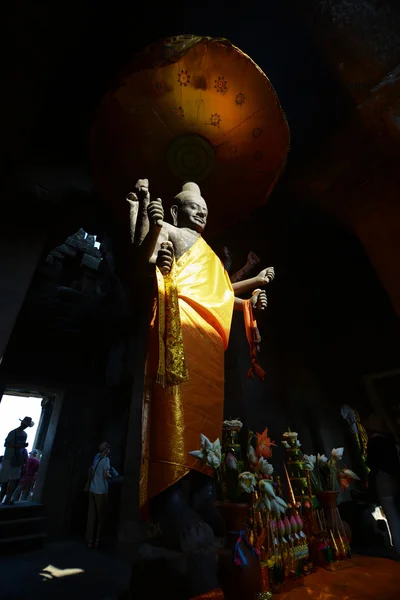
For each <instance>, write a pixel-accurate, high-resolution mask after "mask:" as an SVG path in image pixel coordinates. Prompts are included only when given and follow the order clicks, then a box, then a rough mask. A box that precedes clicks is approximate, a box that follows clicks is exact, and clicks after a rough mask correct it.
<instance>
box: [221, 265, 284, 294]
mask: <svg viewBox="0 0 400 600" xmlns="http://www.w3.org/2000/svg"><path fill="white" fill-rule="evenodd" d="M274 277H275V271H274V268H273V267H268V269H264V270H263V271H261V273H259V274H258V275H257V276H256V277H251V278H250V279H245V280H243V281H235V282H233V283H232V288H233V291H234V292H235V295H239V296H240V295H241V294H247V293H248V292H251V291H253V290H254V289H255V288H259V287H264V286H265V285H267V283H269V282H270V281H272V280H273V279H274Z"/></svg>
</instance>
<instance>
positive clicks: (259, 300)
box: [233, 289, 268, 312]
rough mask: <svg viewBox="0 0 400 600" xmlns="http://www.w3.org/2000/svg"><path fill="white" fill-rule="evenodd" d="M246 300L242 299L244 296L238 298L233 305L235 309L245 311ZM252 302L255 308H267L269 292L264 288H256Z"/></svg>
mask: <svg viewBox="0 0 400 600" xmlns="http://www.w3.org/2000/svg"><path fill="white" fill-rule="evenodd" d="M245 302H246V300H242V298H236V296H235V302H234V305H233V309H234V310H239V311H242V312H243V305H244V303H245ZM251 304H252V307H253V308H257V309H258V310H265V309H266V308H267V304H268V301H267V294H266V293H265V291H264V290H260V289H258V290H254V291H253V293H252V296H251Z"/></svg>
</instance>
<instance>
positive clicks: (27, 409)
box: [0, 394, 43, 456]
mask: <svg viewBox="0 0 400 600" xmlns="http://www.w3.org/2000/svg"><path fill="white" fill-rule="evenodd" d="M42 401H43V397H42V396H14V395H10V394H4V396H3V397H2V398H1V402H0V456H2V455H3V454H4V441H5V439H6V437H7V435H8V434H9V432H10V431H12V430H13V429H16V428H17V427H18V426H19V423H20V419H21V420H22V419H23V418H24V417H31V419H32V420H33V422H34V426H33V427H28V429H26V433H27V435H28V438H27V443H28V444H29V445H28V448H27V450H28V452H30V451H31V450H33V449H34V447H35V446H34V443H35V439H36V433H37V430H38V426H39V422H40V416H41V414H42Z"/></svg>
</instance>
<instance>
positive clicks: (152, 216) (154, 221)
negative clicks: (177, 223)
mask: <svg viewBox="0 0 400 600" xmlns="http://www.w3.org/2000/svg"><path fill="white" fill-rule="evenodd" d="M147 214H148V215H149V221H150V227H162V224H163V221H164V209H163V205H162V201H161V198H157V200H152V201H151V202H150V204H149V206H148V207H147Z"/></svg>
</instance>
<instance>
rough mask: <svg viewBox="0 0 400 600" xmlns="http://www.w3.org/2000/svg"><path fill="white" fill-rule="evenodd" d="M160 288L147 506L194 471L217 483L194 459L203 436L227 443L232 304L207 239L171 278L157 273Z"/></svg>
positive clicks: (146, 422)
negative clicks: (226, 374)
mask: <svg viewBox="0 0 400 600" xmlns="http://www.w3.org/2000/svg"><path fill="white" fill-rule="evenodd" d="M157 288H158V298H157V301H156V303H155V305H154V311H153V318H152V321H151V326H150V336H149V346H148V355H147V362H146V379H145V391H144V401H143V416H142V421H143V422H142V468H141V476H140V504H141V506H144V505H145V504H146V503H147V502H148V501H149V500H150V499H151V498H153V497H154V496H156V495H157V494H159V493H160V492H162V491H163V490H165V489H167V488H168V487H170V486H171V485H173V484H174V483H176V482H177V481H178V480H179V479H181V478H182V477H183V476H184V475H186V473H188V472H189V471H190V470H191V469H195V470H198V471H202V472H204V473H207V474H209V475H212V470H211V469H209V468H208V467H207V466H203V465H201V463H200V462H199V461H198V459H196V458H194V457H192V456H190V454H189V451H190V450H196V449H198V448H199V443H200V433H204V434H205V435H206V436H207V437H208V438H209V439H210V440H211V441H214V440H215V439H216V438H218V437H220V435H221V431H222V422H223V407H224V352H225V350H226V348H227V346H228V340H229V332H230V327H231V320H232V312H233V302H234V294H233V290H232V286H231V282H230V280H229V277H228V274H227V273H226V271H225V270H224V267H223V266H222V263H221V261H220V259H219V258H218V257H217V255H216V254H215V253H214V252H213V250H211V248H210V247H209V246H208V245H207V243H206V242H205V241H204V240H203V239H202V238H199V239H198V240H197V241H196V242H195V244H194V245H193V246H192V247H191V248H190V249H189V250H187V251H186V252H185V254H183V255H182V256H181V257H180V258H179V259H178V260H177V261H176V263H175V264H174V266H173V269H172V271H171V274H170V275H167V276H166V277H163V276H162V275H161V273H160V271H159V270H158V269H157ZM168 370H169V373H170V377H169V381H168ZM171 373H172V375H171ZM179 381H180V383H179Z"/></svg>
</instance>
